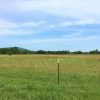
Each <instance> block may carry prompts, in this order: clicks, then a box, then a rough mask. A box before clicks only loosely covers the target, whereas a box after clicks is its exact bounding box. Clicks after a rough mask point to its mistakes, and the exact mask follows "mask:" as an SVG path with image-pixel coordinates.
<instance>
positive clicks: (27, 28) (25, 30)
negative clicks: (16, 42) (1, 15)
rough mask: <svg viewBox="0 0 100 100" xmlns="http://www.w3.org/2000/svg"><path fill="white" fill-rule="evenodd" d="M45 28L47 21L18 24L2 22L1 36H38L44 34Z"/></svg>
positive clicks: (0, 25)
mask: <svg viewBox="0 0 100 100" xmlns="http://www.w3.org/2000/svg"><path fill="white" fill-rule="evenodd" d="M45 26H46V22H45V21H38V22H35V21H34V22H33V21H32V22H23V23H22V22H20V23H16V22H10V21H7V20H0V35H26V34H37V33H40V32H42V31H43V30H44V27H45Z"/></svg>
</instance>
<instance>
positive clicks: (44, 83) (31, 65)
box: [0, 55, 100, 100]
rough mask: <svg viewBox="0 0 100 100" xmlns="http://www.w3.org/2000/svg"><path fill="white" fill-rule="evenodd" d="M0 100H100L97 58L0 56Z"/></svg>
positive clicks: (99, 77)
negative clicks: (58, 67)
mask: <svg viewBox="0 0 100 100" xmlns="http://www.w3.org/2000/svg"><path fill="white" fill-rule="evenodd" d="M58 58H59V59H60V84H59V85H58V84H57V59H58ZM0 100H100V55H13V56H7V55H0Z"/></svg>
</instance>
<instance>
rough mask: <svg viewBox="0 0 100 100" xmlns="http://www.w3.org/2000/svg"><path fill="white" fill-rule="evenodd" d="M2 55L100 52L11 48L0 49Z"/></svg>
mask: <svg viewBox="0 0 100 100" xmlns="http://www.w3.org/2000/svg"><path fill="white" fill-rule="evenodd" d="M0 54H8V55H12V54H100V51H99V50H97V49H96V50H93V51H89V52H82V51H75V52H71V51H69V50H62V51H44V50H38V51H30V50H27V49H24V48H20V47H9V48H0Z"/></svg>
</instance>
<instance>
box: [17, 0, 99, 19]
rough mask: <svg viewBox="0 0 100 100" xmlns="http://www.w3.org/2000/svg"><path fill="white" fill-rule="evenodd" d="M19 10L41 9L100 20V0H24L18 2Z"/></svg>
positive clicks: (51, 12)
mask: <svg viewBox="0 0 100 100" xmlns="http://www.w3.org/2000/svg"><path fill="white" fill-rule="evenodd" d="M16 7H17V9H19V11H25V12H28V11H41V12H46V13H49V14H53V15H58V16H63V17H72V18H73V17H74V18H78V19H84V18H94V19H99V20H100V12H99V11H98V10H99V9H100V0H88V1H86V0H22V1H19V2H17V3H16Z"/></svg>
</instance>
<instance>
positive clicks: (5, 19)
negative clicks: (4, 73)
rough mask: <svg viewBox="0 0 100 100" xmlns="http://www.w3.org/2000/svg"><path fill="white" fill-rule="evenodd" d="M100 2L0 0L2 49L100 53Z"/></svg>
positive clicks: (90, 0) (86, 0) (0, 44)
mask: <svg viewBox="0 0 100 100" xmlns="http://www.w3.org/2000/svg"><path fill="white" fill-rule="evenodd" d="M99 9H100V0H0V48H2V47H13V46H18V47H23V48H27V49H30V50H40V49H41V50H71V51H75V50H82V51H89V50H93V49H99V50H100V45H99V42H100V11H99Z"/></svg>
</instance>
